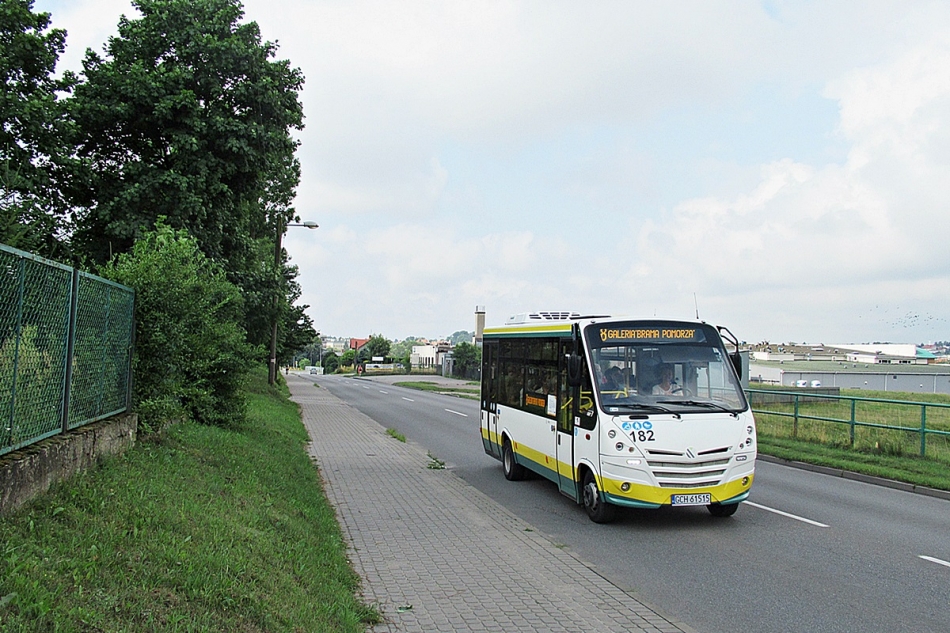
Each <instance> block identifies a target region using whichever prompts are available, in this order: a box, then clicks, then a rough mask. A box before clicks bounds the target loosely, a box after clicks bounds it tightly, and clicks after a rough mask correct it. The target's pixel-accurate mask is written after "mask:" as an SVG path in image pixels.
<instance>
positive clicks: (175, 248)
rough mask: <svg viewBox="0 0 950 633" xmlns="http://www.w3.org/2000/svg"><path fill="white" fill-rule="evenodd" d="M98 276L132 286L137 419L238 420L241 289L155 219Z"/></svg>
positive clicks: (189, 241)
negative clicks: (153, 228) (147, 230)
mask: <svg viewBox="0 0 950 633" xmlns="http://www.w3.org/2000/svg"><path fill="white" fill-rule="evenodd" d="M102 275H103V276H104V277H107V278H109V279H112V280H114V281H117V282H119V283H122V284H125V285H127V286H131V287H132V288H134V289H135V321H136V329H135V336H136V341H135V357H134V359H133V363H132V367H133V371H134V394H133V404H134V405H135V406H136V408H137V409H138V410H139V412H140V413H141V414H142V415H143V422H144V423H145V424H153V423H155V422H160V421H162V419H167V418H168V417H169V416H174V415H187V416H190V417H191V418H192V419H194V420H195V421H197V422H201V423H204V424H212V425H219V426H221V425H228V424H231V423H236V422H241V421H243V420H244V418H245V415H246V403H245V399H244V396H243V394H242V391H241V386H242V385H243V383H244V379H245V376H246V374H247V371H248V368H249V366H250V362H251V359H252V358H253V350H252V348H250V346H248V344H247V342H246V336H245V332H244V330H243V328H242V327H241V325H240V324H241V323H242V322H243V316H244V314H243V304H242V299H241V294H240V291H239V290H238V288H237V287H236V286H234V285H233V284H231V283H230V282H228V281H227V279H226V278H225V274H224V271H223V269H222V268H221V267H220V266H219V265H218V264H216V263H214V262H213V261H211V260H209V259H208V258H207V257H205V255H204V254H203V253H202V252H201V250H200V249H199V248H198V242H197V241H196V240H195V239H194V238H193V237H191V236H190V235H189V234H188V232H187V231H184V230H180V231H175V230H174V229H172V228H171V227H169V226H168V225H166V224H165V223H164V222H163V221H162V220H161V219H160V220H159V222H158V223H156V227H155V230H153V231H150V232H147V233H145V234H144V235H143V236H142V238H140V239H139V240H138V241H137V242H136V243H135V246H134V247H133V248H132V251H131V252H130V253H125V254H122V255H119V257H118V258H117V259H116V260H114V261H113V262H111V263H110V264H109V265H108V266H106V267H105V268H104V270H103V271H102ZM149 418H152V419H151V420H150V419H149Z"/></svg>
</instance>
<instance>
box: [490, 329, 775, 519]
mask: <svg viewBox="0 0 950 633" xmlns="http://www.w3.org/2000/svg"><path fill="white" fill-rule="evenodd" d="M724 337H725V339H726V340H727V341H728V342H729V343H730V346H731V347H732V348H734V351H733V352H732V353H729V352H727V350H726V347H725V345H724V343H723V338H724ZM739 363H740V361H739V354H738V341H737V340H736V338H735V337H734V336H732V334H731V333H729V331H728V330H726V329H725V328H721V327H718V328H717V327H713V326H711V325H708V324H706V323H703V322H699V321H672V320H663V319H655V318H654V319H628V318H620V317H618V318H614V317H606V316H581V315H579V314H576V313H570V312H538V313H532V314H523V315H517V316H514V317H512V318H510V319H509V320H508V322H507V323H505V325H503V326H499V327H489V328H485V331H484V335H483V348H482V385H481V416H480V417H481V422H480V424H481V435H482V444H483V445H484V448H485V452H486V453H488V454H489V455H492V456H494V457H496V458H497V459H499V460H500V461H501V462H502V465H503V469H504V473H505V477H506V478H507V479H509V480H512V481H514V480H519V479H522V478H524V476H525V475H526V474H527V471H532V472H534V473H537V474H539V475H541V476H543V477H546V478H548V479H550V480H551V481H553V482H555V483H556V484H557V486H558V488H559V489H560V491H561V492H562V493H564V494H565V495H567V496H568V497H570V498H572V499H574V500H575V501H576V502H578V503H580V504H583V506H584V509H585V510H586V511H587V514H588V516H589V517H590V518H591V519H592V520H593V521H595V522H598V523H604V522H607V521H610V520H611V519H612V518H613V516H614V514H615V511H616V509H617V507H618V506H619V507H632V508H660V507H663V506H697V505H703V506H706V507H707V508H708V509H709V511H710V512H711V513H712V514H713V515H715V516H730V515H732V514H733V513H734V512H735V511H736V509H737V508H738V506H739V503H740V502H742V501H743V500H745V499H746V498H747V497H748V495H749V490H750V488H751V486H752V478H753V474H754V470H755V457H756V435H755V421H754V420H753V417H752V411H751V409H750V407H749V404H748V402H747V401H746V398H745V394H744V393H743V391H742V388H741V386H740V382H739V378H738V373H737V368H738V367H739V366H740V365H739Z"/></svg>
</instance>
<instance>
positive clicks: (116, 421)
mask: <svg viewBox="0 0 950 633" xmlns="http://www.w3.org/2000/svg"><path fill="white" fill-rule="evenodd" d="M137 430H138V415H137V414H134V413H129V414H123V415H119V416H115V417H112V418H109V419H107V420H102V421H101V422H96V423H94V424H90V425H88V426H84V427H81V428H78V429H76V430H74V431H70V432H69V433H65V434H63V435H55V436H53V437H51V438H48V439H45V440H43V441H41V442H37V443H36V444H33V445H31V446H28V447H26V448H24V449H21V450H18V451H14V452H12V453H8V454H7V455H4V456H3V457H0V516H3V515H6V514H8V513H10V512H13V511H14V510H16V509H17V508H19V507H20V506H22V505H24V504H25V503H27V502H29V501H31V500H32V499H34V498H36V497H38V496H39V495H41V494H43V493H45V492H46V491H47V490H49V488H50V486H52V485H53V484H54V483H56V482H58V481H62V480H64V479H68V478H69V477H71V476H72V475H74V474H76V473H77V472H80V471H83V470H86V469H87V468H89V467H91V466H94V465H95V464H96V462H97V461H98V460H99V459H100V458H101V457H105V456H108V455H120V454H122V453H124V452H125V451H127V450H128V449H129V448H131V447H132V446H134V445H135V437H136V432H137Z"/></svg>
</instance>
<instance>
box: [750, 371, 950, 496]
mask: <svg viewBox="0 0 950 633" xmlns="http://www.w3.org/2000/svg"><path fill="white" fill-rule="evenodd" d="M846 395H847V396H848V397H852V398H854V399H853V400H850V399H840V400H839V399H832V398H814V397H808V398H805V399H803V400H804V401H801V402H799V404H798V420H797V421H796V420H795V418H794V417H793V416H794V411H795V405H794V403H791V402H777V403H758V404H755V405H754V410H755V412H756V413H755V418H756V426H757V430H758V436H759V446H760V450H762V451H763V452H765V453H768V454H772V455H776V456H779V457H784V458H787V459H795V460H798V461H805V462H809V463H816V464H821V465H825V466H833V467H836V468H842V469H845V470H853V471H856V472H862V473H865V474H871V475H876V476H880V477H887V478H890V479H897V480H900V481H906V482H908V483H914V484H918V485H924V486H930V487H936V488H941V489H944V490H950V406H948V405H950V396H944V395H940V394H916V393H900V392H893V391H888V392H883V391H882V392H877V391H864V390H862V391H861V392H860V395H857V394H854V393H852V392H848V393H847V394H846ZM752 397H753V399H757V398H760V397H761V396H759V395H758V394H752ZM865 398H878V399H886V400H890V401H901V402H903V404H900V403H895V402H869V401H866V400H864V399H865ZM916 403H929V404H930V405H936V406H926V407H922V406H921V405H920V404H916ZM939 405H943V406H939ZM922 409H925V413H922ZM779 413H781V414H782V415H777V414H779ZM923 415H925V416H926V417H925V418H924V421H925V428H926V429H927V430H928V431H930V432H928V433H926V434H925V446H924V449H925V454H924V457H921V455H920V453H921V421H922V416H923ZM852 417H853V419H854V420H855V421H856V424H855V425H854V427H853V435H852V425H851V423H850V422H851V420H852ZM885 427H891V428H885Z"/></svg>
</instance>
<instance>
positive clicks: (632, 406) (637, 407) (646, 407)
mask: <svg viewBox="0 0 950 633" xmlns="http://www.w3.org/2000/svg"><path fill="white" fill-rule="evenodd" d="M677 404H679V403H677ZM604 409H606V410H607V411H610V412H613V411H614V409H628V410H630V411H660V412H661V413H673V412H672V411H670V410H669V409H667V408H666V407H661V406H660V405H658V404H645V403H642V402H631V403H625V404H608V405H605V406H604Z"/></svg>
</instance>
